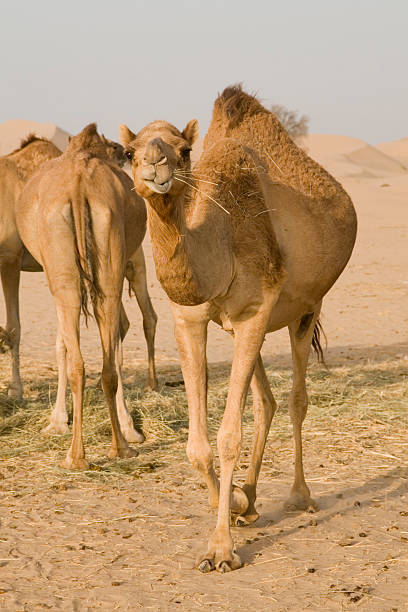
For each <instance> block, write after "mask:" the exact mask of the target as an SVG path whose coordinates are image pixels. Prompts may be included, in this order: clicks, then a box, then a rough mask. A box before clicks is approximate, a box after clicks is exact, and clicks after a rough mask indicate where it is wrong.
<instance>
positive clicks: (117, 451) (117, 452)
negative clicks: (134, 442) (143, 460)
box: [108, 446, 139, 459]
mask: <svg viewBox="0 0 408 612" xmlns="http://www.w3.org/2000/svg"><path fill="white" fill-rule="evenodd" d="M138 454H139V453H138V452H137V450H135V449H134V448H131V447H130V446H127V447H126V446H125V447H124V448H111V449H110V451H109V453H108V457H109V459H114V458H115V457H119V458H120V459H130V458H131V457H137V456H138Z"/></svg>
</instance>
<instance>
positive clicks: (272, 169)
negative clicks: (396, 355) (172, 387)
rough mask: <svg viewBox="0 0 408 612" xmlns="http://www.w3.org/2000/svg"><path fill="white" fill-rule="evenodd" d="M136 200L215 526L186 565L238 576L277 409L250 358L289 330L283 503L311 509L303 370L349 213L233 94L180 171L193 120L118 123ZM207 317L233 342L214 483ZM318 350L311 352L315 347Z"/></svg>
mask: <svg viewBox="0 0 408 612" xmlns="http://www.w3.org/2000/svg"><path fill="white" fill-rule="evenodd" d="M120 134H121V140H122V144H123V145H124V146H125V151H126V155H127V156H128V158H129V159H131V160H132V168H133V176H134V183H135V188H136V191H137V192H138V193H139V194H140V195H141V196H142V197H143V198H144V199H145V201H146V202H147V204H148V207H147V208H148V226H149V232H150V237H151V241H152V245H153V255H154V260H155V265H156V270H157V276H158V278H159V280H160V282H161V284H162V286H163V288H164V290H165V291H166V293H167V295H168V296H169V298H170V301H171V306H172V311H173V315H174V320H175V334H176V339H177V343H178V349H179V353H180V359H181V365H182V370H183V376H184V380H185V385H186V392H187V399H188V405H189V419H190V426H189V438H188V443H187V455H188V457H189V459H190V461H191V463H192V464H193V465H194V466H195V467H196V468H197V469H198V470H199V471H200V472H201V474H202V475H203V477H204V479H205V481H206V483H207V485H208V489H209V498H210V503H211V505H212V506H213V507H217V506H218V519H217V524H216V529H215V531H214V533H213V534H212V536H211V538H210V540H209V543H208V547H207V550H206V552H205V553H204V554H203V555H202V556H201V557H200V560H199V563H198V567H199V569H200V570H201V571H203V572H207V571H210V570H212V569H214V568H216V569H217V570H218V571H221V572H225V571H230V570H232V569H236V568H238V567H240V565H241V561H240V559H239V556H238V555H237V554H236V551H235V550H234V544H233V540H232V537H231V532H230V512H231V511H232V513H233V514H235V515H236V524H238V525H242V524H248V523H251V522H253V521H254V520H256V519H257V518H258V513H257V512H256V509H255V500H256V484H257V480H258V476H259V471H260V467H261V461H262V455H263V452H264V447H265V442H266V438H267V435H268V431H269V427H270V423H271V420H272V417H273V414H274V412H275V408H276V403H275V400H274V398H273V395H272V393H271V390H270V387H269V384H268V381H267V377H266V373H265V370H264V366H263V363H262V359H261V355H260V350H261V347H262V343H263V341H264V337H265V334H266V333H267V332H271V331H275V330H278V329H280V328H282V327H284V326H287V327H288V328H289V333H290V341H291V348H292V360H293V374H294V375H293V388H292V392H291V395H290V400H289V411H290V417H291V420H292V424H293V432H294V440H295V479H294V484H293V487H292V490H291V494H290V497H289V500H288V503H289V505H290V506H291V507H296V508H301V509H308V508H310V507H313V506H314V502H313V500H312V499H311V497H310V491H309V488H308V487H307V485H306V482H305V477H304V473H303V464H302V439H301V428H302V422H303V420H304V418H305V416H306V409H307V402H308V400H307V393H306V388H305V373H306V366H307V361H308V356H309V352H310V347H311V344H312V342H313V341H314V344H316V345H317V347H318V348H319V346H320V345H319V344H318V330H319V328H318V316H319V312H320V308H321V303H322V299H323V297H324V295H325V294H326V293H327V291H328V290H329V289H330V287H331V286H332V285H333V283H334V282H335V281H336V279H337V278H338V276H339V275H340V273H341V272H342V270H343V268H344V266H345V265H346V263H347V261H348V259H349V257H350V254H351V252H352V249H353V245H354V241H355V236H356V216H355V211H354V208H353V205H352V202H351V200H350V198H349V196H348V195H347V194H346V193H345V191H344V190H343V188H342V187H341V185H340V184H339V183H338V182H337V181H336V180H335V179H334V178H333V177H331V176H330V175H329V174H328V173H327V172H326V171H325V170H324V169H323V168H321V167H320V166H319V165H318V164H317V163H315V162H314V161H313V160H311V159H310V158H309V157H308V156H307V155H306V154H305V153H304V152H303V151H302V150H301V149H299V148H298V147H297V146H296V145H295V144H294V143H293V141H292V140H291V139H290V138H289V136H288V135H287V133H286V132H285V130H284V129H283V128H282V126H281V125H280V123H279V121H278V120H277V119H276V117H275V116H274V115H273V114H272V113H270V112H269V111H267V110H266V109H265V108H264V107H263V106H262V105H261V104H260V103H259V102H258V100H257V99H256V98H254V97H252V96H250V95H248V94H246V93H245V92H244V91H242V89H241V88H240V87H228V88H227V89H225V91H224V92H223V93H222V94H221V95H220V96H219V97H218V98H217V100H216V102H215V105H214V111H213V117H212V122H211V125H210V128H209V131H208V134H207V136H206V138H205V142H204V150H203V153H202V156H201V158H200V160H199V161H198V163H197V164H196V166H195V167H194V172H191V170H190V150H191V147H192V144H193V142H194V141H195V139H196V138H197V134H198V125H197V121H195V120H192V121H190V122H189V123H188V124H187V126H186V127H185V129H184V130H183V131H182V132H179V131H178V130H177V129H176V128H175V127H174V126H172V125H170V124H169V123H167V122H164V121H155V122H153V123H150V124H149V125H148V126H146V127H145V128H143V129H142V130H141V131H140V132H139V133H138V134H137V135H136V134H134V133H132V132H131V131H130V130H129V129H128V128H127V127H126V126H121V128H120ZM210 320H213V321H215V322H216V323H218V324H219V325H221V326H222V327H223V328H224V329H225V330H227V331H230V332H232V333H233V336H234V355H233V360H232V368H231V377H230V384H229V389H228V397H227V402H226V407H225V412H224V416H223V419H222V423H221V426H220V429H219V431H218V436H217V444H218V451H219V457H220V480H218V478H217V476H216V473H215V470H214V466H213V456H212V451H211V447H210V444H209V440H208V434H207V423H206V416H207V370H206V341H207V326H208V323H209V321H210ZM320 350H321V349H320ZM249 385H251V389H252V397H253V408H254V424H255V437H254V444H253V452H252V457H251V462H250V465H249V469H248V474H247V477H246V481H245V484H244V485H243V487H242V489H241V488H239V487H236V486H233V484H232V478H233V471H234V467H235V464H236V462H237V459H238V456H239V452H240V445H241V437H242V433H241V415H242V411H243V409H244V406H245V401H246V396H247V391H248V387H249Z"/></svg>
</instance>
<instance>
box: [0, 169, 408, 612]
mask: <svg viewBox="0 0 408 612" xmlns="http://www.w3.org/2000/svg"><path fill="white" fill-rule="evenodd" d="M341 182H342V183H343V185H344V186H345V188H346V189H347V191H348V192H349V193H350V195H351V196H352V198H353V201H354V203H355V206H356V209H357V214H358V218H359V233H358V239H357V244H356V247H355V250H354V253H353V256H352V258H351V261H350V263H349V265H348V267H347V269H346V270H345V272H344V273H343V275H342V277H341V278H340V280H339V281H338V282H337V284H336V285H335V287H334V288H333V289H332V290H331V292H330V293H329V295H328V296H327V297H326V299H325V301H324V306H323V313H324V316H323V324H324V328H325V331H326V334H327V337H328V342H329V349H328V352H327V361H328V364H329V365H336V364H337V365H342V364H346V365H350V364H354V365H355V368H357V369H358V367H359V362H361V363H367V361H370V362H373V363H376V362H378V363H380V362H386V361H387V360H388V359H397V360H400V363H401V364H402V366H401V367H402V368H404V367H405V365H404V364H407V365H408V361H407V359H408V342H407V336H406V332H407V323H408V229H407V220H408V210H407V205H408V174H403V173H397V172H395V173H389V174H387V175H386V176H384V175H382V176H373V177H370V178H367V176H365V175H364V176H359V175H357V176H352V177H341ZM145 254H146V259H147V264H148V275H149V287H150V293H151V297H152V300H153V303H154V307H155V309H156V311H157V314H158V316H159V322H158V333H157V342H156V347H157V348H156V350H157V362H158V365H159V376H160V378H161V381H162V382H163V381H164V379H165V375H164V374H163V372H164V371H165V368H166V367H168V366H171V365H174V367H175V368H176V369H177V367H178V365H177V364H178V360H177V352H176V347H175V342H174V338H173V329H172V328H173V325H172V321H171V316H170V311H169V307H168V303H167V298H166V296H165V295H164V293H163V291H162V290H161V288H160V286H159V285H158V283H157V281H156V278H155V273H154V268H153V263H152V257H151V250H150V247H149V243H148V241H146V242H145ZM20 295H21V312H22V326H23V330H22V348H21V354H22V372H23V376H24V377H25V378H27V379H29V378H33V377H34V378H35V376H39V377H42V378H44V377H47V378H50V379H52V378H53V377H54V376H55V373H56V368H55V359H54V340H55V315H54V310H53V305H52V299H51V297H50V295H49V292H48V289H47V286H46V282H45V278H44V275H43V274H29V273H23V274H22V283H21V293H20ZM124 301H125V307H126V310H127V312H128V316H129V319H130V321H131V323H132V326H131V329H130V331H129V334H128V338H127V339H126V342H125V362H126V371H127V375H128V380H130V378H131V373H132V372H133V371H136V370H137V371H140V369H143V368H145V352H146V351H145V344H144V339H143V334H142V328H141V317H140V313H139V311H138V307H137V305H136V302H135V300H134V299H132V300H130V299H129V298H128V296H127V295H126V296H125V298H124ZM1 316H2V319H3V320H4V308H3V304H2V305H1ZM82 346H83V351H84V356H85V361H86V364H87V368H88V371H89V372H92V373H95V372H96V371H97V370H98V368H99V365H100V357H99V344H98V338H97V333H96V329H95V326H94V324H90V327H89V329H87V330H84V332H83V341H82ZM288 350H289V341H288V337H287V333H286V330H282V331H280V332H278V333H275V334H273V335H271V336H270V337H268V338H267V340H266V342H265V345H264V348H263V355H264V357H265V361H266V363H268V364H270V366H273V364H274V363H275V362H276V363H279V364H282V363H288V362H289V355H288ZM231 355H232V344H231V340H230V338H229V336H228V335H227V334H225V333H223V332H222V331H221V330H219V329H217V328H216V327H215V326H212V327H211V330H210V335H209V345H208V358H209V361H210V363H211V364H216V363H217V362H229V361H230V359H231ZM6 364H7V358H6V357H2V367H3V368H4V374H3V375H2V377H1V385H2V389H1V390H2V392H3V393H4V390H5V388H6V383H7V376H6V370H7V365H6ZM338 425H339V427H338V431H337V433H335V434H334V441H333V439H332V440H331V447H330V448H327V446H326V445H325V437H327V436H329V434H330V435H331V436H332V438H333V435H332V434H333V432H332V431H331V432H329V431H328V430H326V431H325V429H324V426H322V427H321V430H320V433H319V435H318V434H317V433H316V434H314V433H313V431H310V432H309V433H307V434H306V439H307V440H308V442H309V444H308V448H309V454H308V458H307V472H308V473H309V474H310V475H311V477H310V478H309V481H311V485H312V486H313V493H314V497H315V498H316V499H317V500H318V503H319V506H320V508H321V511H320V512H319V513H318V514H317V515H313V516H311V515H305V514H299V513H294V514H284V513H283V511H282V509H281V500H282V499H283V498H284V497H285V495H286V494H287V492H288V487H289V485H290V482H291V470H292V450H291V441H290V432H289V429H288V435H287V438H285V439H284V440H281V441H280V440H279V439H276V438H275V437H273V436H272V441H270V442H269V444H268V448H267V451H266V462H265V468H264V469H263V472H262V475H261V481H260V486H259V502H260V504H261V506H262V507H261V511H262V517H261V519H260V520H259V521H258V522H257V523H256V524H255V525H254V526H252V527H250V528H245V529H240V530H238V529H234V537H235V539H236V543H237V545H238V549H239V551H240V554H241V555H242V558H243V560H244V561H245V563H248V565H247V566H246V567H244V568H243V569H241V570H239V571H237V572H234V573H232V574H228V575H219V574H217V573H212V574H210V575H201V574H200V573H199V572H197V571H195V570H193V569H192V567H193V564H194V558H195V554H196V553H197V552H198V550H199V549H200V547H201V544H202V542H203V540H204V539H205V538H206V536H207V534H209V532H210V530H211V528H212V526H213V525H214V515H213V514H212V513H211V512H209V511H208V510H207V506H206V494H205V491H204V490H203V489H202V487H201V486H200V485H199V484H198V479H197V477H196V476H195V474H194V473H193V471H192V469H191V468H190V467H189V465H188V463H187V461H186V459H185V457H184V453H183V449H182V448H180V449H179V453H178V454H176V456H175V459H177V460H176V461H173V462H171V461H170V462H169V463H168V464H167V465H166V467H164V468H163V469H162V470H160V471H159V472H155V473H151V474H150V473H146V474H145V475H144V476H143V478H140V479H135V478H132V477H131V476H129V478H127V479H126V478H124V479H120V480H118V482H117V483H112V482H111V481H109V482H108V483H103V482H101V481H98V480H95V482H93V481H88V482H86V481H84V480H81V479H76V477H75V475H72V476H71V475H68V476H67V475H65V474H63V475H61V473H60V472H58V470H56V469H54V467H53V465H46V464H44V466H43V468H42V470H41V475H39V474H35V479H36V491H35V492H32V490H31V489H30V473H32V472H30V470H33V469H37V468H38V462H37V463H36V464H35V465H34V463H33V462H32V460H31V458H30V457H26V458H25V459H22V460H21V461H20V463H18V462H17V463H16V467H15V470H14V471H12V472H11V473H4V474H3V473H1V474H0V478H3V481H2V480H0V484H1V485H2V486H1V489H2V490H3V496H4V497H3V500H4V503H3V509H2V517H1V527H0V557H1V558H0V598H1V597H3V602H4V603H3V604H2V600H1V599H0V608H1V606H2V605H3V608H1V609H4V610H10V611H15V612H17V611H30V612H31V610H37V609H38V610H40V609H50V610H57V609H61V610H73V611H80V612H82V611H85V610H98V609H103V610H137V609H145V610H153V611H156V610H175V609H179V610H186V611H189V610H205V609H207V610H225V611H227V610H242V611H244V610H248V609H252V610H256V611H258V610H279V611H281V610H282V611H283V610H285V611H286V610H291V611H292V610H296V611H299V610H354V608H355V607H356V608H357V607H358V608H359V609H361V610H367V611H368V610H370V611H371V610H379V611H391V610H398V611H402V610H408V604H407V602H408V544H407V541H408V505H407V501H408V472H407V469H406V461H401V452H402V450H404V449H405V447H406V431H401V432H400V443H401V446H399V447H398V448H396V447H395V446H392V444H391V442H389V441H388V439H387V435H388V434H389V427H391V425H390V424H388V423H381V422H379V423H378V424H377V425H376V430H375V436H376V439H375V441H374V442H372V444H377V446H375V449H376V450H375V451H373V452H374V454H370V452H371V451H367V452H365V450H364V449H365V448H374V447H373V446H372V445H371V446H370V444H371V442H370V444H368V446H366V444H365V442H364V427H363V428H362V429H361V431H360V430H359V431H358V432H356V440H358V444H357V442H356V444H357V446H356V448H355V449H354V450H353V452H352V451H350V450H348V451H347V452H346V451H345V449H343V447H342V428H341V423H339V424H338ZM394 434H395V432H394ZM394 434H393V436H394V437H393V439H395V435H394ZM379 441H380V442H379ZM378 442H379V446H378ZM312 443H313V444H312ZM272 446H273V448H272ZM311 449H313V450H311ZM381 454H382V455H383V456H382V457H380V456H379V455H381ZM53 460H54V459H53ZM53 460H52V461H53ZM56 461H57V457H55V462H56ZM32 474H33V473H32ZM33 478H34V474H33ZM39 479H40V480H41V479H42V480H43V485H42V486H41V485H40V484H39ZM10 484H11V488H10ZM6 502H7V503H6ZM396 559H398V563H397V562H396ZM16 576H17V577H18V578H17V582H16ZM373 593H374V594H373Z"/></svg>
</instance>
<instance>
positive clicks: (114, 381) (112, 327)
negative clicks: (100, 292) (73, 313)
mask: <svg viewBox="0 0 408 612" xmlns="http://www.w3.org/2000/svg"><path fill="white" fill-rule="evenodd" d="M94 312H95V318H96V322H97V324H98V328H99V334H100V337H101V344H102V354H103V366H102V388H103V392H104V394H105V397H106V402H107V404H108V409H109V415H110V419H111V423H112V446H111V450H110V452H109V457H111V458H112V457H117V456H119V457H133V456H135V455H136V454H137V453H136V451H134V450H133V449H131V448H130V447H129V445H128V443H127V442H126V440H125V438H124V436H123V434H122V431H121V428H120V425H119V419H118V412H117V403H116V393H117V390H118V374H117V370H116V364H117V359H118V357H119V326H120V298H116V297H104V298H102V299H100V300H97V302H96V303H95V304H94Z"/></svg>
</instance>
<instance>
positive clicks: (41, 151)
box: [0, 134, 157, 441]
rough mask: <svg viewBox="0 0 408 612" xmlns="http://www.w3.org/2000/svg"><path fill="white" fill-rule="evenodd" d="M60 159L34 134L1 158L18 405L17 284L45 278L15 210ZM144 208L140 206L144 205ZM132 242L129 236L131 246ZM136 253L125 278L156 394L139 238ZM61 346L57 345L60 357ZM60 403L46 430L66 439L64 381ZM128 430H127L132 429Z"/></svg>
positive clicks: (2, 249) (9, 339) (116, 157)
mask: <svg viewBox="0 0 408 612" xmlns="http://www.w3.org/2000/svg"><path fill="white" fill-rule="evenodd" d="M100 138H101V143H100V144H99V146H101V144H102V145H104V147H105V154H106V155H107V156H108V158H109V159H110V160H111V161H112V162H115V163H117V164H118V165H119V166H123V165H124V162H125V161H126V158H125V157H124V154H123V147H122V146H121V145H120V144H118V143H116V142H114V141H112V140H109V139H107V138H105V136H104V135H103V134H102V135H101V136H100ZM61 154H62V151H60V149H58V148H57V147H56V146H55V145H54V144H53V143H52V142H51V141H49V140H47V139H46V138H39V137H37V136H35V135H34V134H30V135H28V136H27V138H25V139H24V140H23V141H22V142H21V144H20V147H19V148H18V149H16V150H15V151H13V152H12V153H9V154H8V155H5V156H3V157H1V158H0V202H1V207H0V270H1V280H2V284H3V292H4V297H5V303H6V311H7V323H6V329H5V330H2V333H3V335H4V338H5V339H6V345H7V349H9V350H10V353H11V361H12V380H11V383H10V385H9V387H8V395H9V396H10V397H12V398H14V399H17V400H18V399H21V398H22V394H23V387H22V383H21V376H20V366H19V361H20V359H19V347H20V317H19V295H18V293H19V282H20V271H21V270H22V271H25V272H41V271H42V266H41V265H40V264H39V263H38V262H37V261H35V259H34V258H33V257H32V256H31V254H30V253H29V252H28V251H27V249H26V248H25V247H24V245H23V244H22V242H21V239H20V237H19V235H18V231H17V225H16V219H15V206H16V202H17V200H18V198H19V196H20V193H21V191H22V189H23V187H24V185H25V184H26V183H27V181H28V180H29V179H30V177H31V176H33V175H34V174H35V172H37V171H38V169H39V168H40V167H41V166H42V164H44V163H45V162H46V161H49V160H51V159H55V158H56V157H59V156H60V155H61ZM140 205H142V202H141V200H140ZM133 239H134V237H133V236H132V234H131V233H129V240H131V241H132V240H133ZM135 239H136V244H135V253H134V254H132V261H129V263H128V266H127V277H128V279H129V282H131V288H132V290H133V291H134V293H135V294H136V298H137V300H138V303H139V306H140V308H141V310H142V314H143V326H144V330H145V336H146V341H147V345H148V363H149V365H148V368H149V378H148V386H149V387H150V388H152V389H156V388H157V378H156V374H155V365H154V335H155V326H156V323H155V321H156V320H157V317H156V314H155V312H154V310H153V307H152V304H151V301H150V298H149V295H148V292H147V284H146V266H145V262H144V255H143V251H142V247H140V249H137V247H138V242H137V241H138V240H139V237H138V235H137V236H135ZM125 316H126V315H125V313H124V311H123V315H122V318H123V324H124V326H125V327H126V329H127V328H128V326H129V323H128V322H126V319H125ZM59 346H60V343H59V341H57V353H58V351H59ZM60 382H61V384H60V385H59V388H58V389H59V392H58V398H57V405H56V410H54V411H53V415H52V417H51V421H52V422H51V424H50V425H49V426H48V427H47V428H46V429H45V430H44V431H45V432H46V433H66V432H67V431H68V425H67V422H68V415H67V412H66V408H65V387H66V377H65V383H64V381H63V379H62V380H61V381H60ZM128 429H129V428H128ZM128 435H129V437H130V440H129V441H136V440H132V437H133V438H134V437H135V436H136V438H137V439H138V441H140V434H138V433H134V434H131V433H130V430H129V433H128Z"/></svg>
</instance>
